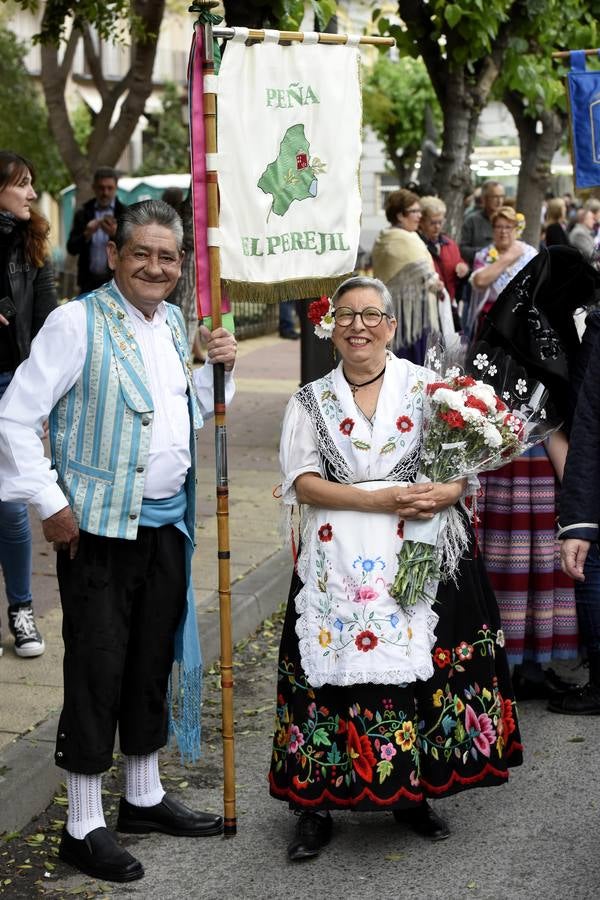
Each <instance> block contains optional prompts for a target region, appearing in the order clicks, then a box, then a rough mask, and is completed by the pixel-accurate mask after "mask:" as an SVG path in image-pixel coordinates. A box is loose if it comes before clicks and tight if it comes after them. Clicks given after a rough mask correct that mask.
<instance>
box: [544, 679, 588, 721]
mask: <svg viewBox="0 0 600 900" xmlns="http://www.w3.org/2000/svg"><path fill="white" fill-rule="evenodd" d="M548 709H549V710H550V712H554V713H561V714H562V715H563V716H600V689H599V688H597V687H594V685H592V684H586V685H585V686H584V687H582V688H579V689H577V690H571V691H568V692H567V693H565V694H557V695H556V696H555V697H553V698H552V699H551V700H550V703H549V704H548Z"/></svg>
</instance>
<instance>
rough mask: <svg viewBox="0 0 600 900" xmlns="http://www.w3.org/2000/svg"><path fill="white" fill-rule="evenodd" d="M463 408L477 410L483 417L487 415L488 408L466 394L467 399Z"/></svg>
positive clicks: (477, 398)
mask: <svg viewBox="0 0 600 900" xmlns="http://www.w3.org/2000/svg"><path fill="white" fill-rule="evenodd" d="M465 406H468V407H469V409H478V410H479V412H480V413H483V414H484V416H487V414H488V408H487V406H486V405H485V403H484V402H483V400H480V399H479V397H474V396H473V394H468V395H467V399H466V400H465Z"/></svg>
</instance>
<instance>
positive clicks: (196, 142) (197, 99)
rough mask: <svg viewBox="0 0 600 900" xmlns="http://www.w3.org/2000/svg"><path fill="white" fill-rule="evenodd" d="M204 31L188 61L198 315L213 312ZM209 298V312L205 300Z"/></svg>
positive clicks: (196, 34) (200, 31) (198, 31)
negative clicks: (211, 301) (205, 118)
mask: <svg viewBox="0 0 600 900" xmlns="http://www.w3.org/2000/svg"><path fill="white" fill-rule="evenodd" d="M203 59H204V33H203V29H202V26H201V25H198V24H197V25H196V27H195V29H194V37H193V39H192V47H191V50H190V59H189V64H188V86H189V87H188V90H189V101H188V103H189V106H188V108H189V111H190V156H191V165H192V210H193V216H194V257H195V261H196V310H197V312H198V318H199V319H202V318H203V317H204V315H210V312H211V307H210V296H211V292H210V268H209V263H208V241H207V229H208V205H207V191H206V140H205V134H204V72H203V66H202V61H203ZM201 298H206V302H205V308H206V306H207V305H208V310H207V312H206V313H203V312H202V299H201Z"/></svg>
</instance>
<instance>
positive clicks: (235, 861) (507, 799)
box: [0, 622, 600, 900]
mask: <svg viewBox="0 0 600 900" xmlns="http://www.w3.org/2000/svg"><path fill="white" fill-rule="evenodd" d="M278 631H279V623H277V622H275V623H274V626H269V625H267V626H266V628H264V629H263V630H262V631H261V632H260V633H259V634H257V635H255V636H254V637H253V638H252V639H251V640H250V641H249V642H246V643H245V645H244V646H243V647H238V650H237V653H236V682H237V683H236V716H237V742H236V755H237V814H238V835H237V836H236V837H235V838H230V839H223V838H218V837H217V838H204V839H192V838H187V839H186V838H172V837H167V836H162V835H145V836H123V843H124V844H125V845H126V846H127V847H128V849H129V850H130V851H131V852H132V853H133V854H134V855H136V856H137V857H138V858H139V859H140V860H141V861H142V862H143V864H144V867H145V870H146V875H145V878H144V879H143V880H141V881H137V882H134V883H133V884H130V885H125V886H119V885H110V884H108V883H106V884H99V883H98V882H94V881H91V880H89V879H86V878H84V877H83V876H81V875H78V874H75V873H74V872H73V870H71V869H69V868H68V867H67V866H64V865H63V864H62V863H60V862H59V861H58V860H56V859H54V858H53V855H52V848H53V847H56V844H57V841H58V834H59V830H60V827H61V821H62V819H63V818H64V815H65V807H64V799H63V798H60V802H59V803H58V804H54V805H53V806H52V807H50V808H49V810H48V811H47V812H46V813H45V814H44V815H43V816H41V817H40V818H39V819H37V820H36V821H34V822H33V823H32V824H31V826H30V827H29V829H27V832H24V833H23V835H19V836H16V837H14V838H13V839H12V840H10V841H8V842H6V843H5V844H4V846H0V894H2V895H3V896H5V897H12V898H15V900H16V898H31V897H36V896H46V897H51V898H56V897H68V896H72V895H78V896H80V897H90V898H91V897H97V896H100V895H103V894H107V895H111V896H114V897H123V898H125V897H130V898H153V900H154V898H158V900H182V898H189V900H229V898H240V900H265V898H268V900H271V898H285V900H287V898H290V900H316V898H328V900H329V898H331V900H342V898H373V900H375V898H376V900H387V898H390V900H392V898H393V900H405V898H406V900H409V898H410V900H414V898H415V897H418V898H419V900H459V898H460V900H464V898H467V900H471V898H472V900H558V898H564V897H567V898H569V900H591V898H595V897H597V896H598V893H599V891H600V852H599V851H600V798H599V792H600V779H599V774H600V771H599V770H600V763H599V755H598V747H599V746H600V718H589V719H585V718H573V717H564V716H558V715H554V714H551V713H547V712H546V711H545V709H544V705H543V704H542V703H541V702H538V701H529V702H527V703H523V704H521V709H520V716H521V729H522V734H523V739H524V743H525V751H526V762H525V764H524V765H523V766H522V767H521V768H520V769H516V770H512V774H511V778H510V782H509V784H508V785H505V786H501V787H496V788H490V789H479V790H478V789H473V790H469V791H466V792H464V793H463V794H460V795H458V796H455V797H452V798H449V799H448V800H440V801H437V803H436V809H437V810H438V811H439V812H441V814H442V815H443V816H445V817H446V818H447V820H448V822H449V824H450V826H451V828H452V836H451V837H450V839H449V840H447V841H444V842H443V843H440V844H429V843H427V842H425V841H424V840H423V839H420V838H418V837H417V836H415V835H413V834H411V833H407V832H405V831H404V830H402V829H401V828H400V827H399V826H397V825H395V823H394V821H393V819H392V816H391V815H390V814H389V813H387V814H386V813H366V814H362V815H360V814H353V813H339V814H334V827H335V832H334V837H333V840H332V843H331V844H330V845H329V847H328V848H327V849H326V850H325V851H324V852H323V853H322V855H321V857H320V858H319V859H317V860H314V861H310V862H305V863H300V864H298V863H297V864H294V865H293V864H291V863H288V861H287V859H286V855H285V848H286V844H287V842H288V840H289V838H290V837H291V834H292V831H293V826H294V821H295V820H294V817H293V816H292V815H291V813H290V812H289V811H288V809H287V807H286V805H285V804H283V803H281V802H277V801H275V800H273V799H271V798H270V797H269V794H268V790H267V781H266V772H267V769H268V764H269V757H270V743H271V727H272V722H273V715H274V696H275V665H276V656H277V641H278ZM219 703H220V699H219V693H218V688H217V678H216V676H214V675H208V676H207V679H206V686H205V739H206V752H205V755H204V759H203V761H202V762H201V763H200V764H199V766H197V767H194V768H193V769H186V770H183V769H182V768H181V767H180V766H179V762H178V759H177V758H176V757H175V756H174V755H173V754H165V758H164V762H163V771H164V772H165V775H166V778H165V783H166V786H167V787H168V788H169V789H175V790H178V791H179V793H180V794H181V796H182V797H183V799H184V800H185V801H186V802H187V803H188V804H190V805H194V806H196V807H197V808H202V809H208V810H219V809H220V807H221V796H222V795H221V775H220V745H219V736H218V732H217V729H218V723H219ZM120 776H121V773H120V768H119V765H118V764H117V765H116V766H115V768H114V769H113V770H112V772H111V775H110V776H109V777H107V779H106V780H105V788H106V791H107V793H106V795H105V803H106V808H107V809H108V810H112V812H110V813H109V824H110V823H111V822H112V823H114V809H115V806H116V803H117V798H118V794H119V788H120V783H121V782H120ZM35 834H38V835H43V838H42V839H41V840H40V838H35ZM11 860H12V862H11ZM26 860H27V862H26ZM47 862H50V865H51V866H54V868H52V869H50V868H49V867H48V866H47V865H46V863H47ZM19 866H26V868H19ZM27 866H29V867H30V868H27ZM8 879H10V881H9V883H5V882H6V881H7V880H8Z"/></svg>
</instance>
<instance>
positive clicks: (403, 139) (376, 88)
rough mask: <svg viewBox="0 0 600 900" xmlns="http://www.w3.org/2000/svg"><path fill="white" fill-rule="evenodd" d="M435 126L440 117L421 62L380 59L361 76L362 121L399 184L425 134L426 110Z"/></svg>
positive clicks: (406, 58)
mask: <svg viewBox="0 0 600 900" xmlns="http://www.w3.org/2000/svg"><path fill="white" fill-rule="evenodd" d="M428 108H429V109H430V110H431V112H433V116H434V121H435V124H436V126H437V127H441V122H442V114H441V110H440V106H439V103H438V101H437V99H436V96H435V92H434V90H433V88H432V86H431V81H430V79H429V75H428V74H427V69H426V68H425V66H424V64H423V61H422V60H421V59H411V58H410V57H404V58H403V59H400V60H399V61H398V62H393V61H392V60H391V59H390V58H389V56H381V57H380V58H379V59H378V60H377V62H376V63H375V65H374V66H373V67H372V68H371V69H369V70H367V72H365V74H364V76H363V114H364V121H365V123H366V124H367V125H370V127H371V128H372V129H373V131H374V132H375V134H376V136H377V137H378V138H379V140H380V141H381V142H382V143H383V144H384V146H385V150H386V153H387V156H388V158H389V160H390V162H391V163H392V165H393V166H394V168H395V170H396V173H397V175H398V179H399V182H400V184H404V183H405V182H406V181H407V180H408V179H409V178H410V174H411V172H412V170H413V168H414V165H415V161H416V158H417V153H418V152H419V150H420V149H421V144H422V141H423V136H424V134H425V116H426V111H427V109H428Z"/></svg>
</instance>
